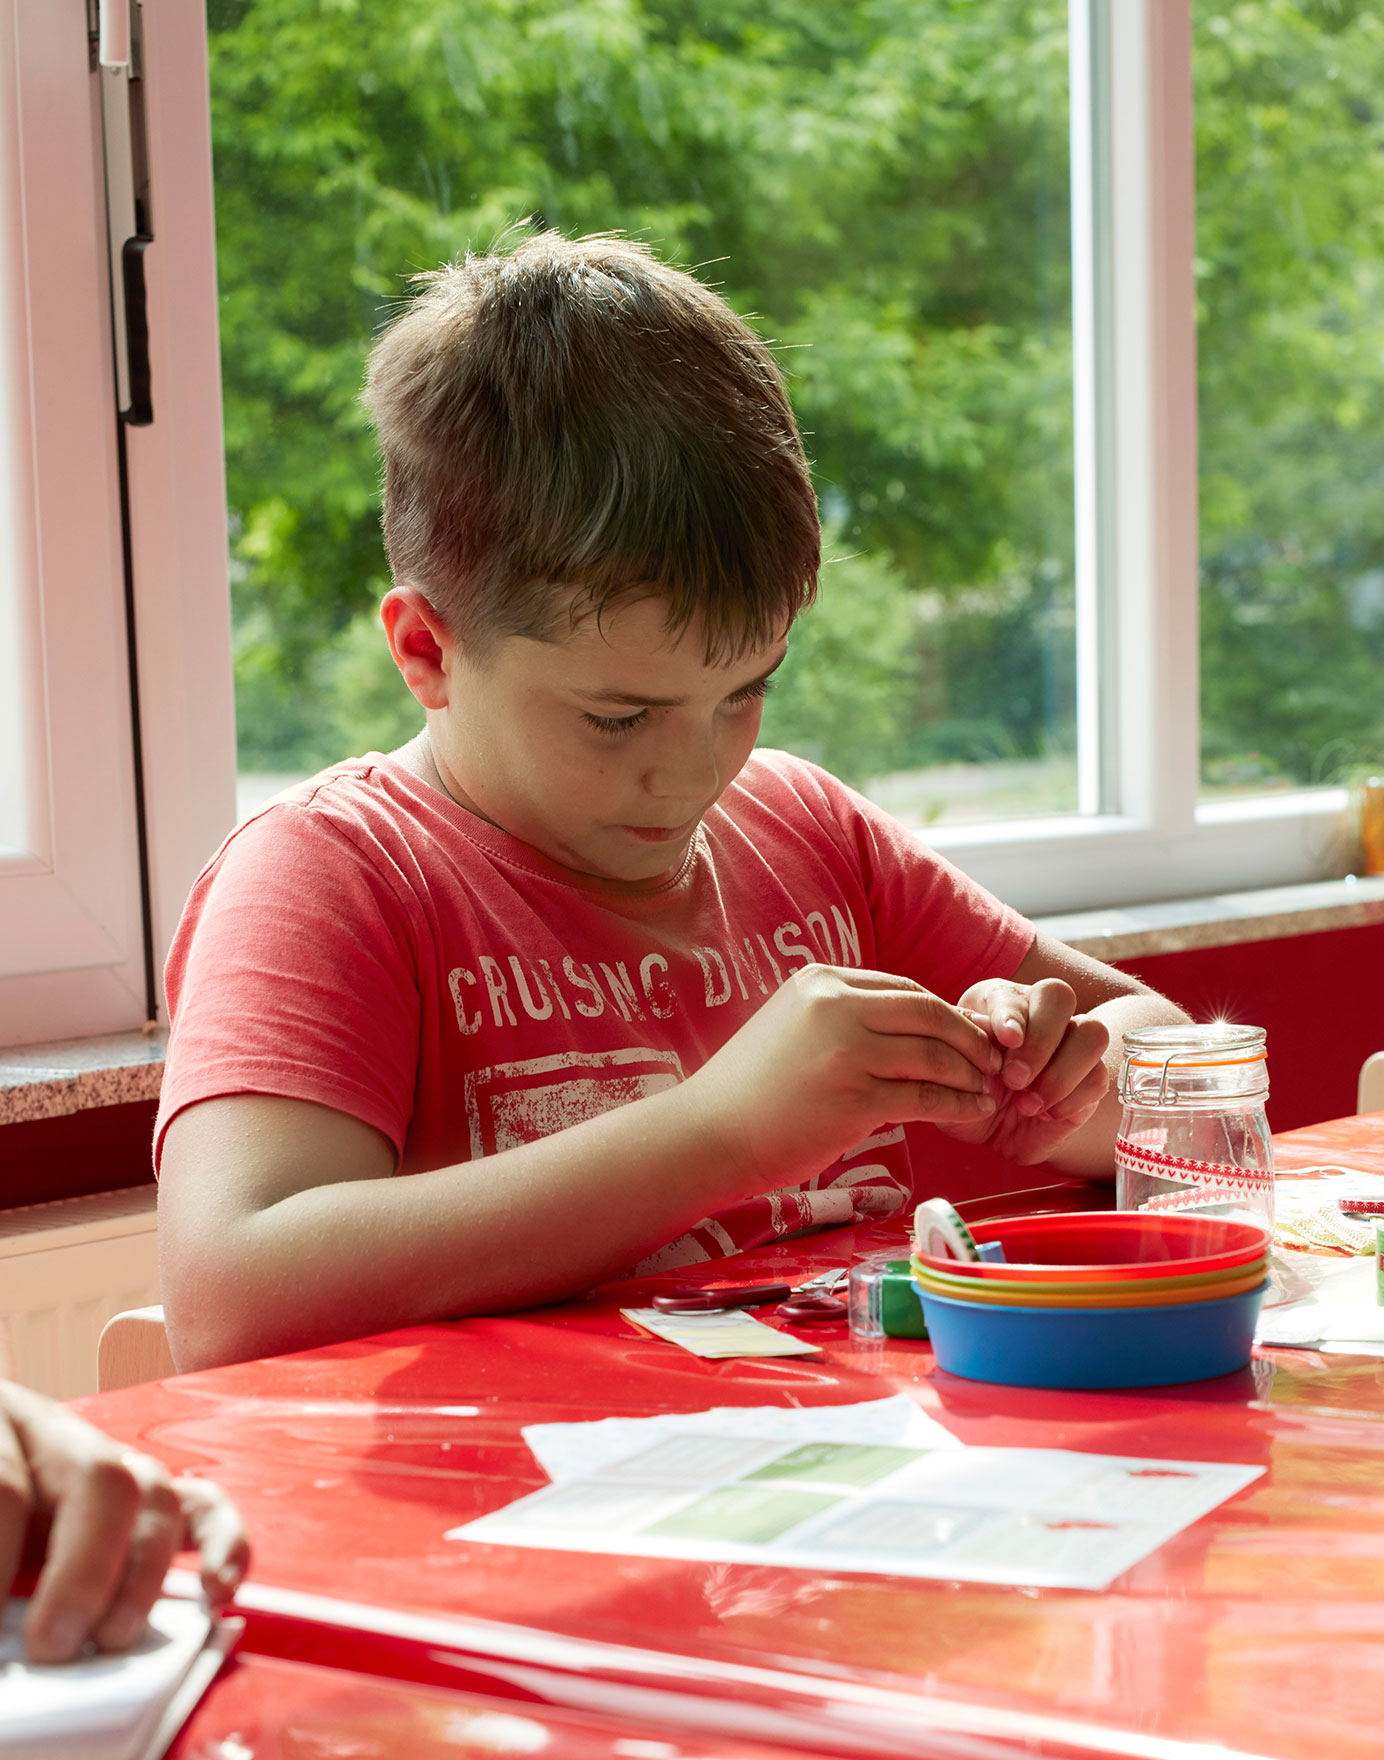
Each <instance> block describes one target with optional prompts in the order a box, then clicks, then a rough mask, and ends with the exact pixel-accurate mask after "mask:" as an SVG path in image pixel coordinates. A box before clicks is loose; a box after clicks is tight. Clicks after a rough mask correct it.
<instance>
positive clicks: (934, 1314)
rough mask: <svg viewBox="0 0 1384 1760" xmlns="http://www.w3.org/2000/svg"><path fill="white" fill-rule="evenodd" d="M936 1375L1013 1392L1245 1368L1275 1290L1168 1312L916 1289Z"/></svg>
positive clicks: (1196, 1376) (1155, 1382)
mask: <svg viewBox="0 0 1384 1760" xmlns="http://www.w3.org/2000/svg"><path fill="white" fill-rule="evenodd" d="M913 1288H914V1290H915V1291H916V1293H917V1295H918V1298H919V1300H920V1301H921V1302H922V1304H923V1316H924V1318H925V1320H926V1321H927V1331H928V1337H929V1338H930V1339H931V1341H932V1348H933V1351H934V1352H935V1353H936V1357H937V1367H938V1368H939V1369H945V1370H946V1371H947V1373H948V1374H949V1375H961V1376H964V1377H965V1379H966V1380H968V1381H996V1382H1000V1383H1001V1384H1003V1385H1004V1386H1006V1387H1170V1386H1172V1385H1174V1384H1175V1383H1177V1382H1181V1381H1204V1380H1206V1379H1207V1378H1208V1377H1209V1376H1212V1375H1229V1374H1231V1373H1232V1372H1233V1371H1234V1370H1236V1369H1243V1368H1244V1366H1245V1364H1246V1363H1247V1362H1248V1361H1249V1359H1250V1355H1251V1352H1252V1350H1253V1347H1254V1328H1255V1323H1256V1322H1257V1320H1258V1318H1259V1304H1260V1302H1261V1301H1262V1300H1263V1296H1264V1291H1265V1290H1266V1289H1267V1288H1268V1283H1267V1281H1265V1282H1264V1283H1262V1284H1260V1286H1259V1288H1258V1289H1252V1290H1247V1291H1245V1292H1244V1293H1243V1294H1241V1295H1238V1296H1226V1297H1224V1298H1223V1299H1222V1300H1221V1301H1215V1302H1179V1303H1173V1304H1170V1305H1169V1306H1168V1307H1165V1308H1017V1307H1016V1308H1009V1307H992V1306H989V1305H986V1306H982V1305H981V1304H980V1303H978V1302H958V1301H954V1300H953V1299H952V1298H951V1297H950V1296H935V1295H933V1294H932V1293H931V1291H924V1290H921V1289H919V1288H918V1285H917V1284H916V1283H915V1284H914V1285H913Z"/></svg>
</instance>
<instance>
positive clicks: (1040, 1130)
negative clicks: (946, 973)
mask: <svg viewBox="0 0 1384 1760" xmlns="http://www.w3.org/2000/svg"><path fill="white" fill-rule="evenodd" d="M957 1006H958V1008H959V1009H961V1010H963V1011H964V1012H965V1013H966V1014H967V1015H968V1016H969V1017H970V1018H971V1019H973V1020H974V1021H975V1022H976V1023H977V1024H978V1025H980V1026H983V1027H984V1028H985V1030H986V1032H987V1033H988V1034H989V1035H990V1036H991V1037H992V1038H993V1040H994V1042H995V1044H996V1045H997V1046H998V1047H1000V1048H1001V1050H1002V1054H1003V1063H1002V1065H1001V1067H1000V1071H999V1075H998V1077H997V1078H996V1079H994V1080H992V1083H991V1092H992V1093H993V1095H994V1097H995V1100H996V1103H997V1104H996V1108H995V1111H994V1112H993V1113H991V1114H990V1115H989V1116H988V1117H986V1118H984V1119H980V1120H970V1121H967V1120H959V1121H952V1120H939V1121H938V1123H939V1125H940V1128H941V1129H942V1130H944V1131H946V1132H947V1134H948V1136H953V1137H958V1138H960V1139H961V1141H962V1142H966V1143H982V1142H983V1143H989V1144H990V1145H991V1146H992V1147H993V1148H995V1149H998V1150H999V1151H1000V1153H1001V1154H1003V1155H1007V1156H1008V1157H1009V1159H1010V1160H1012V1161H1019V1162H1023V1163H1030V1162H1034V1161H1043V1160H1045V1159H1046V1158H1047V1157H1048V1156H1049V1155H1050V1154H1051V1153H1052V1151H1053V1150H1054V1149H1055V1148H1056V1147H1057V1145H1058V1144H1059V1143H1061V1142H1062V1141H1063V1139H1064V1138H1066V1137H1069V1136H1070V1135H1071V1134H1072V1132H1073V1131H1076V1130H1078V1129H1080V1127H1081V1126H1082V1125H1083V1124H1085V1123H1086V1121H1087V1119H1089V1118H1090V1116H1091V1114H1092V1113H1093V1112H1094V1111H1095V1110H1096V1108H1097V1107H1098V1106H1099V1105H1100V1103H1101V1101H1102V1100H1103V1099H1104V1097H1105V1093H1106V1090H1107V1088H1108V1087H1109V1084H1110V1074H1109V1071H1108V1070H1107V1068H1106V1066H1105V1064H1104V1062H1103V1061H1102V1060H1103V1058H1104V1056H1105V1052H1106V1050H1107V1048H1108V1047H1109V1043H1110V1034H1109V1032H1108V1030H1107V1029H1106V1027H1105V1024H1104V1022H1102V1021H1099V1020H1096V1019H1095V1018H1094V1017H1093V1016H1091V1015H1083V1014H1076V1013H1075V1012H1074V1010H1075V1008H1076V992H1075V991H1074V990H1073V989H1072V987H1071V985H1070V984H1066V983H1064V982H1063V981H1062V979H1060V978H1043V979H1040V980H1039V982H1038V983H1036V984H1019V983H1016V982H1015V981H1014V980H1013V979H1011V978H987V979H986V980H985V981H984V982H983V983H980V984H973V985H972V986H971V988H970V989H969V990H968V991H967V992H966V994H965V995H964V996H963V997H962V998H961V1000H960V1002H959V1003H958V1004H957Z"/></svg>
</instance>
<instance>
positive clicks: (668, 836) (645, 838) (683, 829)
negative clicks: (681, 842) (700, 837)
mask: <svg viewBox="0 0 1384 1760" xmlns="http://www.w3.org/2000/svg"><path fill="white" fill-rule="evenodd" d="M696 828H697V821H696V820H695V819H687V820H685V821H684V822H683V824H681V825H671V826H665V825H622V826H621V827H620V829H621V830H622V831H628V832H629V833H630V835H631V836H632V837H637V838H639V839H640V841H641V842H642V843H674V842H676V841H677V839H678V838H680V837H688V836H690V835H691V833H692V832H693V831H695V830H696Z"/></svg>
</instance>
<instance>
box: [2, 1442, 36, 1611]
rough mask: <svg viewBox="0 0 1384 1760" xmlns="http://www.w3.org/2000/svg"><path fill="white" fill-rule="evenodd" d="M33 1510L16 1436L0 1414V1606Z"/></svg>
mask: <svg viewBox="0 0 1384 1760" xmlns="http://www.w3.org/2000/svg"><path fill="white" fill-rule="evenodd" d="M33 1510H34V1488H33V1484H32V1482H31V1481H30V1478H29V1469H28V1467H27V1466H26V1465H25V1463H24V1451H23V1450H22V1449H21V1448H20V1446H19V1438H18V1437H17V1436H16V1435H15V1433H14V1431H13V1430H12V1429H11V1428H10V1426H9V1424H8V1423H7V1422H6V1421H5V1419H4V1417H3V1416H0V1607H3V1606H4V1604H5V1602H6V1600H7V1599H8V1597H9V1593H10V1585H11V1584H12V1583H13V1582H14V1576H15V1572H16V1571H17V1570H18V1569H19V1561H20V1558H21V1557H22V1556H23V1552H24V1536H25V1534H26V1533H27V1532H28V1529H29V1519H30V1517H31V1516H32V1514H33Z"/></svg>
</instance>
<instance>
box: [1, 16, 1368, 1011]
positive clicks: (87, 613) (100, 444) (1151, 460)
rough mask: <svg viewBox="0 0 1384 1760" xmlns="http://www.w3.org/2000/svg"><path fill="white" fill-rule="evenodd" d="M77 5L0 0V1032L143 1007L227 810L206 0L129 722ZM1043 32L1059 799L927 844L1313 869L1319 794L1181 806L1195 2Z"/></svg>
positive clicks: (176, 51)
mask: <svg viewBox="0 0 1384 1760" xmlns="http://www.w3.org/2000/svg"><path fill="white" fill-rule="evenodd" d="M91 3H93V4H94V0H91ZM88 4H89V0H0V226H3V228H4V235H5V236H6V237H8V238H10V239H19V240H21V241H22V243H21V248H20V251H19V254H18V256H17V258H16V257H15V256H14V253H13V252H11V258H10V260H7V262H6V263H5V264H4V266H3V273H4V275H5V276H6V277H7V279H5V280H4V282H3V283H0V326H5V327H7V328H5V329H4V331H3V332H0V399H3V400H4V402H3V406H0V407H3V410H4V420H3V421H0V430H3V431H4V433H6V434H8V435H9V436H10V437H11V438H13V439H14V440H15V442H16V445H15V447H14V454H15V455H14V456H13V457H12V458H10V459H9V460H7V461H5V462H6V466H7V468H6V470H5V473H4V481H3V482H0V528H2V529H0V544H2V545H4V546H5V551H4V553H3V554H0V620H6V621H5V627H3V628H0V742H3V743H0V772H2V773H0V1044H14V1043H20V1042H23V1041H38V1040H43V1039H50V1038H60V1037H66V1036H69V1035H78V1034H86V1033H100V1032H108V1031H113V1030H117V1029H119V1028H122V1027H131V1026H138V1025H140V1024H141V1023H142V1022H143V1021H144V1020H145V1018H146V1016H147V1013H148V1004H149V1000H150V997H149V990H148V986H147V985H146V982H145V973H146V969H147V968H146V946H147V949H148V956H149V958H148V964H151V965H152V970H153V973H154V974H155V981H154V985H153V995H152V1000H153V1003H154V1005H155V1007H156V1009H157V1008H159V1007H161V1004H162V996H161V993H160V990H159V974H161V971H162V965H163V959H164V956H165V955H166V952H167V948H168V944H169V941H170V939H171V936H172V933H173V930H174V928H175V926H176V923H177V920H178V916H179V914H180V912H181V909H182V906H183V902H184V900H185V898H186V895H187V892H188V889H189V887H190V885H191V883H192V880H193V878H194V876H195V875H196V873H197V871H198V868H199V867H200V866H201V864H202V863H203V862H204V861H205V860H206V858H207V856H208V855H209V854H210V853H211V851H212V850H213V849H214V848H215V847H216V845H217V843H218V842H219V841H220V839H221V838H222V837H223V836H224V835H225V833H226V832H227V831H228V830H229V829H230V827H231V825H232V824H233V823H234V817H235V805H234V802H235V741H234V726H235V718H234V702H233V695H232V674H231V643H230V617H229V591H228V584H227V545H226V508H225V488H224V462H223V452H222V444H223V442H222V430H221V390H220V367H219V350H218V343H217V323H216V317H217V300H216V278H215V234H214V224H213V206H212V178H211V149H210V126H209V107H208V96H207V60H206V34H205V19H204V15H203V10H202V8H201V7H200V6H194V5H185V4H180V3H177V0H150V4H148V5H147V6H145V7H144V9H143V40H144V68H143V71H144V91H145V99H146V103H145V121H146V130H147V146H148V159H149V167H150V176H151V186H152V189H153V232H154V240H155V242H154V244H153V245H152V246H151V247H150V248H149V250H148V251H147V253H146V257H145V265H146V273H147V282H148V303H149V326H150V338H151V347H150V355H151V368H152V374H151V376H152V386H153V405H154V421H153V423H152V425H150V426H148V427H140V428H126V429H125V432H124V438H125V444H126V460H127V500H128V510H129V516H128V534H127V536H128V547H129V557H130V566H131V578H132V587H131V601H130V606H129V622H130V623H131V624H132V626H133V631H134V637H135V655H136V658H137V663H138V710H139V728H140V738H139V741H138V749H136V742H135V739H134V737H133V734H132V714H131V698H130V694H129V690H130V685H129V668H128V647H127V643H126V629H127V608H126V601H125V581H124V570H123V567H122V556H121V544H122V523H121V504H120V494H119V472H118V449H117V446H116V440H115V413H114V412H115V393H114V385H115V369H114V356H113V351H112V337H111V327H110V310H109V306H110V293H109V283H108V279H107V277H106V273H105V263H106V253H107V240H106V238H105V236H104V214H103V207H102V201H103V197H102V173H101V163H100V156H99V143H100V133H101V126H100V115H99V104H98V103H97V102H96V101H95V85H94V83H93V76H92V75H91V73H90V72H89V71H88V70H87V68H86V66H85V64H84V62H83V61H82V59H81V51H82V47H83V45H84V43H85V37H86V29H87V23H88V20H87V18H86V16H85V13H86V8H87V5H88ZM1071 35H1072V58H1071V66H1072V81H1071V89H1072V115H1073V131H1072V146H1073V156H1072V167H1073V170H1072V184H1073V219H1074V228H1073V237H1074V247H1073V269H1074V295H1073V308H1074V311H1073V318H1074V340H1075V345H1076V346H1075V373H1074V380H1075V402H1076V409H1075V415H1076V456H1075V467H1076V471H1075V474H1076V482H1077V503H1076V517H1077V544H1076V554H1077V600H1078V605H1079V608H1080V616H1079V618H1078V626H1079V635H1078V641H1079V652H1078V721H1079V725H1080V728H1081V732H1082V735H1083V737H1082V740H1081V742H1080V744H1081V756H1080V760H1079V805H1080V808H1081V812H1080V814H1079V815H1076V816H1073V817H1071V818H1062V819H1052V818H1047V819H1034V820H1032V821H1021V820H1009V821H1005V822H1002V823H995V824H989V825H978V826H977V825H965V826H953V827H947V826H942V827H937V828H934V830H933V831H932V832H931V833H930V834H929V840H930V841H931V842H932V843H933V844H934V845H935V846H936V847H938V848H940V849H942V850H944V851H945V852H946V853H947V854H948V855H949V856H951V857H952V858H953V859H954V860H956V861H958V862H959V863H960V864H961V865H962V866H963V867H965V868H967V869H968V870H969V871H970V872H971V873H973V874H974V875H975V876H976V877H977V878H978V879H979V880H981V881H982V882H983V883H984V884H986V885H988V886H989V887H991V889H992V890H994V891H995V892H996V893H998V894H999V895H1000V896H1002V897H1004V898H1006V899H1009V900H1010V901H1012V902H1013V903H1014V904H1016V905H1018V906H1019V907H1020V908H1021V909H1025V910H1028V911H1030V912H1055V911H1060V910H1075V909H1081V908H1085V907H1090V906H1098V905H1106V904H1121V903H1133V902H1143V901H1148V900H1153V899H1158V898H1169V897H1176V896H1179V895H1184V896H1185V895H1189V894H1199V893H1208V892H1216V891H1219V890H1223V889H1231V888H1234V889H1243V888H1246V887H1252V886H1255V885H1262V886H1268V885H1279V884H1286V883H1289V882H1292V881H1295V880H1304V879H1313V878H1320V877H1323V876H1324V875H1326V874H1328V873H1330V872H1332V871H1335V870H1336V869H1337V867H1338V865H1339V859H1340V854H1339V852H1340V843H1339V834H1340V827H1341V823H1342V818H1343V814H1344V809H1345V806H1346V798H1345V792H1344V791H1343V790H1332V789H1325V790H1313V791H1303V792H1302V793H1297V794H1288V795H1278V796H1273V797H1268V798H1264V799H1259V800H1249V801H1238V802H1235V803H1232V804H1229V805H1199V804H1198V775H1199V743H1200V742H1199V715H1198V691H1199V677H1198V574H1199V571H1198V554H1197V474H1196V412H1197V387H1196V337H1195V316H1194V288H1193V252H1194V243H1195V240H1194V219H1195V203H1194V186H1193V136H1192V73H1191V68H1192V57H1191V8H1190V0H1071ZM74 46H75V51H76V59H75V60H74ZM59 100H60V102H59ZM54 103H58V108H59V109H60V110H61V111H62V115H63V119H62V122H61V125H59V126H55V122H54V117H55V114H56V112H55V111H54V109H53V105H54ZM16 167H17V168H18V171H17V173H16V174H15V175H10V172H11V171H14V170H15V168H16ZM7 168H8V169H7ZM16 338H18V340H16ZM15 363H18V369H19V370H18V371H17V372H16V371H9V372H8V377H6V376H5V374H6V372H7V370H8V369H10V368H13V367H14V365H15ZM55 411H60V412H61V420H60V421H58V420H56V419H55V417H54V412H55ZM74 483H75V484H80V487H81V493H80V497H79V498H78V497H77V496H76V495H74V489H73V485H74ZM6 571H8V572H6ZM6 580H8V581H9V583H10V589H11V590H10V601H11V602H9V603H8V605H7V603H6V601H5V598H4V584H5V581H6ZM16 582H17V583H18V584H19V590H18V592H17V594H16V592H15V591H14V587H15V583H16ZM137 776H139V777H142V781H143V790H142V794H143V812H142V814H141V813H140V812H139V811H138V809H137V799H136V778H137ZM141 867H142V868H143V870H144V874H145V884H144V885H143V886H141V884H140V870H141ZM146 918H147V924H148V937H147V942H146V935H145V919H146Z"/></svg>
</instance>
